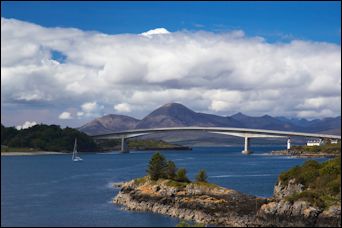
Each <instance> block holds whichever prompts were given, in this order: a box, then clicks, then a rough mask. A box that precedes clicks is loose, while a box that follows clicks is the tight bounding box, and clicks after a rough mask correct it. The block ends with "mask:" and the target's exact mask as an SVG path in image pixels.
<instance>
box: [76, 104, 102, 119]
mask: <svg viewBox="0 0 342 228" xmlns="http://www.w3.org/2000/svg"><path fill="white" fill-rule="evenodd" d="M81 109H82V111H80V112H77V116H78V117H83V116H85V117H98V116H100V115H101V114H102V111H103V109H104V106H103V105H99V104H97V102H95V101H94V102H86V103H84V104H82V105H81Z"/></svg>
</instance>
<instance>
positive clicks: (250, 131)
mask: <svg viewBox="0 0 342 228" xmlns="http://www.w3.org/2000/svg"><path fill="white" fill-rule="evenodd" d="M172 131H201V132H209V133H210V132H226V133H241V134H255V135H258V134H259V135H260V134H262V135H269V136H302V137H313V138H328V139H341V136H339V135H328V134H314V133H305V132H293V131H278V130H264V129H249V128H230V127H229V128H226V127H168V128H150V129H134V130H126V131H118V132H113V133H108V134H100V135H93V136H92V137H93V138H97V139H100V138H121V137H130V135H137V136H139V134H145V133H146V134H149V133H161V132H172Z"/></svg>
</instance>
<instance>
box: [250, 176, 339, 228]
mask: <svg viewBox="0 0 342 228" xmlns="http://www.w3.org/2000/svg"><path fill="white" fill-rule="evenodd" d="M303 190H304V186H303V185H302V184H300V183H296V182H295V180H294V179H291V180H289V181H288V183H287V184H286V185H285V184H283V183H282V182H281V181H279V182H278V183H277V184H276V185H275V187H274V194H273V199H272V200H271V202H269V203H266V204H264V205H262V206H261V208H260V210H259V211H258V213H257V216H256V217H257V220H258V223H259V224H263V225H264V226H301V227H303V226H307V227H309V226H315V227H316V226H317V227H340V226H341V205H339V206H338V205H334V206H331V207H329V208H327V209H325V210H324V209H323V208H318V207H315V206H312V205H311V204H310V203H309V202H306V201H303V200H297V201H294V202H290V201H287V200H286V198H287V197H289V196H291V195H293V194H294V193H300V192H302V191H303Z"/></svg>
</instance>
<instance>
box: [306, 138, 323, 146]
mask: <svg viewBox="0 0 342 228" xmlns="http://www.w3.org/2000/svg"><path fill="white" fill-rule="evenodd" d="M306 145H307V146H321V145H323V140H322V139H312V140H308V142H307V143H306Z"/></svg>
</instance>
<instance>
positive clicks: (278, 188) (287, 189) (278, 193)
mask: <svg viewBox="0 0 342 228" xmlns="http://www.w3.org/2000/svg"><path fill="white" fill-rule="evenodd" d="M303 189H304V186H303V185H302V184H299V183H296V181H295V179H291V180H289V181H288V183H287V185H284V184H283V183H282V182H281V181H279V182H278V183H277V184H276V185H275V186H274V191H273V197H274V198H275V199H277V200H281V199H284V198H285V197H287V196H290V195H292V194H294V193H300V192H302V191H303Z"/></svg>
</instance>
